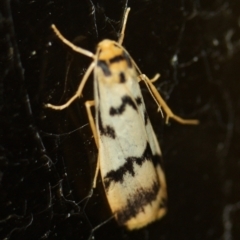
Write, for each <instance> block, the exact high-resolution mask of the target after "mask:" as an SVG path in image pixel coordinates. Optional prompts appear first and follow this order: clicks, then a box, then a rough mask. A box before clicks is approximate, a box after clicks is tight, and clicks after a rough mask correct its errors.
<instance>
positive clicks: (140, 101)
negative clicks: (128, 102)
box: [135, 96, 142, 105]
mask: <svg viewBox="0 0 240 240" xmlns="http://www.w3.org/2000/svg"><path fill="white" fill-rule="evenodd" d="M135 100H136V103H137V105H141V104H142V98H141V97H139V96H138V97H136V99H135Z"/></svg>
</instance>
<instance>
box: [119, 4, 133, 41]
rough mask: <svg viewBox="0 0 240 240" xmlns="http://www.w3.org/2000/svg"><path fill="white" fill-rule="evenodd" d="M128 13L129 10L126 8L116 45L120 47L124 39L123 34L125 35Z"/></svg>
mask: <svg viewBox="0 0 240 240" xmlns="http://www.w3.org/2000/svg"><path fill="white" fill-rule="evenodd" d="M129 12H130V8H127V9H126V11H125V12H124V18H123V24H122V30H121V33H120V36H119V39H118V43H119V44H120V45H122V43H123V39H124V34H125V29H126V24H127V18H128V14H129Z"/></svg>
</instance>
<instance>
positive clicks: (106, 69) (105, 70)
mask: <svg viewBox="0 0 240 240" xmlns="http://www.w3.org/2000/svg"><path fill="white" fill-rule="evenodd" d="M97 66H98V67H100V68H101V69H102V71H103V73H104V75H105V76H106V77H108V76H111V71H110V69H109V67H108V64H107V63H106V61H104V60H98V61H97Z"/></svg>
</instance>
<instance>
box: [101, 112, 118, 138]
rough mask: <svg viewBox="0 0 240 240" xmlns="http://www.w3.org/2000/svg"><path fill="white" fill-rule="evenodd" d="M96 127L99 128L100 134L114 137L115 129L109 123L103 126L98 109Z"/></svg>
mask: <svg viewBox="0 0 240 240" xmlns="http://www.w3.org/2000/svg"><path fill="white" fill-rule="evenodd" d="M98 128H99V132H100V135H104V136H107V137H110V138H112V139H115V138H116V133H115V130H114V129H113V128H112V127H111V126H109V125H106V126H105V127H104V126H103V123H102V118H101V113H100V111H99V110H98Z"/></svg>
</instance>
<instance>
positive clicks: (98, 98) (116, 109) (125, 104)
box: [46, 8, 198, 230]
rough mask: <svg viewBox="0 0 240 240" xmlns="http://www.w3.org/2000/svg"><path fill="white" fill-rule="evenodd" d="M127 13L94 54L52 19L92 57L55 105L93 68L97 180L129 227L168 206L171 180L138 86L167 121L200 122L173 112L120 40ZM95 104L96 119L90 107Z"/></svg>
mask: <svg viewBox="0 0 240 240" xmlns="http://www.w3.org/2000/svg"><path fill="white" fill-rule="evenodd" d="M129 11H130V8H127V9H126V11H125V14H124V20H123V25H122V30H121V33H120V37H119V39H118V41H117V42H116V41H112V40H108V39H105V40H103V41H101V42H100V43H99V44H98V45H97V51H96V54H94V53H92V52H90V51H88V50H85V49H83V48H81V47H78V46H76V45H73V44H72V43H71V42H70V41H68V40H67V39H66V38H65V37H64V36H63V35H62V34H61V33H60V32H59V30H58V29H57V28H56V27H55V25H52V29H53V30H54V32H55V34H56V35H57V37H58V38H59V39H60V40H61V41H62V42H63V43H65V44H66V45H67V46H69V47H70V48H71V49H72V50H74V51H76V52H78V53H80V54H83V55H85V56H87V57H91V58H92V59H93V61H92V63H91V64H90V66H89V68H88V69H87V70H86V72H85V75H84V76H83V79H82V81H81V83H80V85H79V87H78V90H77V92H76V94H75V95H74V96H73V97H72V98H70V99H69V100H68V102H67V103H65V104H63V105H61V106H56V105H52V104H46V107H48V108H52V109H55V110H62V109H64V108H67V107H68V106H69V105H70V104H71V103H72V102H73V101H74V100H76V99H77V98H78V97H80V96H81V93H82V91H83V88H84V85H85V83H86V81H87V80H88V78H89V76H90V74H91V72H92V71H93V73H94V100H93V101H87V102H86V103H85V106H86V110H87V114H88V118H89V123H90V126H91V129H92V132H93V136H94V139H95V143H96V145H97V148H98V151H99V153H98V162H97V167H96V172H95V176H94V180H93V188H95V187H96V179H97V175H98V172H99V170H100V172H101V177H102V182H103V185H104V189H105V193H106V197H107V200H108V203H109V206H110V208H111V211H112V213H113V215H114V217H115V219H116V221H117V222H118V224H119V225H120V226H125V227H126V228H127V229H129V230H133V229H139V228H142V227H144V226H146V225H148V224H149V223H151V222H153V221H155V220H157V219H160V218H161V217H163V216H164V215H165V214H166V211H167V206H166V202H167V185H166V180H165V174H164V171H163V163H162V159H161V156H162V153H161V150H160V147H159V144H158V141H157V138H156V135H155V133H154V131H153V128H152V125H151V122H150V119H149V117H148V114H147V111H146V107H145V104H144V100H143V96H142V93H141V89H140V86H139V82H140V81H144V83H145V84H146V86H147V88H148V90H149V91H150V93H151V95H152V97H153V99H154V101H155V102H156V103H157V106H158V107H159V109H160V107H161V108H162V109H163V110H164V112H165V113H166V122H168V120H169V118H173V119H175V120H176V121H178V122H180V123H182V124H197V123H198V121H197V120H185V119H182V118H180V117H178V116H176V115H174V114H173V112H172V111H171V110H170V108H169V107H168V106H167V104H166V103H165V102H164V100H163V99H162V97H161V96H160V94H159V93H158V91H157V89H156V88H155V86H154V85H153V82H154V81H156V80H157V79H158V78H159V76H160V75H159V74H157V75H156V76H155V77H154V78H153V79H152V80H150V79H149V78H148V77H147V76H146V75H144V74H142V73H141V71H140V69H139V68H138V67H137V65H136V63H135V62H134V60H133V59H132V58H131V57H130V55H129V53H128V52H127V50H126V49H125V48H124V47H123V46H122V42H123V38H124V32H125V27H126V22H127V17H128V14H129ZM93 106H95V121H94V117H93V115H92V112H91V107H93Z"/></svg>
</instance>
